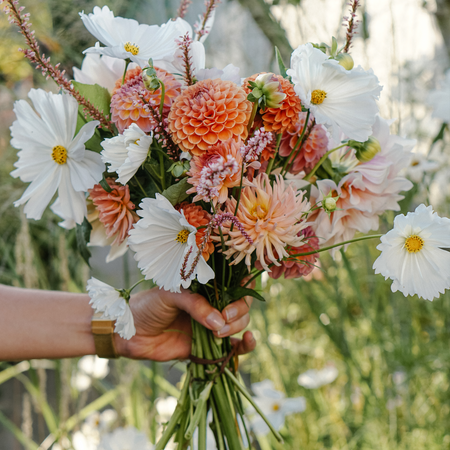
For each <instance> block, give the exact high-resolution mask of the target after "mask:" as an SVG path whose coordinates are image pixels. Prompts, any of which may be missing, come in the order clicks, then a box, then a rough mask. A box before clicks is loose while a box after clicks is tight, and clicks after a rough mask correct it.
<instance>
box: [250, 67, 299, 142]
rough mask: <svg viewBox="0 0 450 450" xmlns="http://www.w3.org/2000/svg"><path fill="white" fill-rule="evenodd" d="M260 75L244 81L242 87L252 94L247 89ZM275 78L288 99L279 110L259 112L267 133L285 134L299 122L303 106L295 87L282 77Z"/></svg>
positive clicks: (267, 109)
mask: <svg viewBox="0 0 450 450" xmlns="http://www.w3.org/2000/svg"><path fill="white" fill-rule="evenodd" d="M259 75H261V74H260V73H257V74H255V75H252V76H251V77H248V78H246V79H245V80H244V84H243V85H242V86H243V88H244V89H245V91H246V92H247V93H250V92H251V91H250V89H249V88H248V87H247V86H248V82H249V81H255V80H256V78H257V77H258V76H259ZM274 77H276V78H277V80H278V81H279V82H280V84H281V89H282V90H283V93H285V94H286V98H285V99H284V100H283V102H282V104H281V106H280V107H279V108H266V109H265V110H264V111H262V110H260V111H259V112H260V114H261V115H262V121H263V125H264V129H265V130H266V131H273V132H275V133H284V132H285V131H286V130H288V129H290V128H291V127H293V126H295V124H296V123H297V122H298V115H299V113H300V112H301V110H302V105H301V102H300V99H299V98H298V96H297V94H296V93H295V91H294V86H293V85H292V84H291V83H290V82H289V81H288V80H286V79H285V78H283V77H282V76H281V75H274Z"/></svg>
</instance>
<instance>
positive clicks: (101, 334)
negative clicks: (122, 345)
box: [91, 313, 119, 359]
mask: <svg viewBox="0 0 450 450" xmlns="http://www.w3.org/2000/svg"><path fill="white" fill-rule="evenodd" d="M100 317H101V313H97V314H94V316H93V317H92V321H91V330H92V334H93V335H94V343H95V353H96V355H97V356H98V357H100V358H109V359H116V358H118V357H119V355H118V353H117V351H116V347H115V345H114V326H115V323H116V321H115V320H109V319H100Z"/></svg>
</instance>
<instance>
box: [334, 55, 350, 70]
mask: <svg viewBox="0 0 450 450" xmlns="http://www.w3.org/2000/svg"><path fill="white" fill-rule="evenodd" d="M336 60H337V61H338V63H339V64H340V65H341V66H342V67H343V68H344V69H345V70H352V69H353V66H354V65H355V63H354V62H353V58H352V57H351V56H350V55H349V54H348V53H339V54H338V55H336Z"/></svg>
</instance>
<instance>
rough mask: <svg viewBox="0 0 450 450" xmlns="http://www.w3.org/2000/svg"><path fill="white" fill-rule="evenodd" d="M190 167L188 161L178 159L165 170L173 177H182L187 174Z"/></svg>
mask: <svg viewBox="0 0 450 450" xmlns="http://www.w3.org/2000/svg"><path fill="white" fill-rule="evenodd" d="M190 168H191V164H190V162H189V161H186V160H184V161H178V162H176V163H173V164H172V165H171V166H170V168H169V169H168V170H167V172H170V173H171V174H172V176H173V177H175V178H182V177H185V176H186V175H187V172H188V170H189V169H190Z"/></svg>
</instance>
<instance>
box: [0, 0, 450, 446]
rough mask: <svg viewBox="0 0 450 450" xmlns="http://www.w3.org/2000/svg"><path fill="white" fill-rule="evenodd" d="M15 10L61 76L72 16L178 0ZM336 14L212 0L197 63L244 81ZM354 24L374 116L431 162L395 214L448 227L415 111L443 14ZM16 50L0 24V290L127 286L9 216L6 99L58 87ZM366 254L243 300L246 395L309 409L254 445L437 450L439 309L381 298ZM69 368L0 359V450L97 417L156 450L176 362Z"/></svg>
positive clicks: (17, 39) (440, 148) (116, 267)
mask: <svg viewBox="0 0 450 450" xmlns="http://www.w3.org/2000/svg"><path fill="white" fill-rule="evenodd" d="M21 4H22V5H24V6H26V7H27V11H28V12H30V13H31V15H32V19H31V22H32V23H33V27H34V28H35V29H36V36H37V38H38V40H39V42H40V43H41V44H42V48H43V49H44V52H45V53H46V54H47V55H51V56H52V61H53V62H54V63H56V62H61V63H62V66H63V67H64V68H65V69H66V70H67V73H68V74H69V76H70V75H71V71H72V66H77V67H80V65H81V61H82V53H81V52H82V50H84V49H85V48H87V47H88V46H91V45H92V44H93V43H94V39H93V38H92V36H90V35H89V33H87V31H86V30H85V29H84V27H83V26H82V23H81V20H79V17H78V12H79V11H82V10H84V11H85V12H90V11H92V8H93V6H94V5H99V6H103V5H108V6H109V7H110V8H111V9H112V10H113V11H114V12H115V14H116V15H122V16H125V17H130V18H136V19H137V20H139V21H140V22H143V23H149V24H153V23H157V24H159V23H162V22H164V21H166V20H167V19H168V18H170V17H173V16H175V14H176V10H177V7H178V2H177V1H162V0H134V1H133V2H127V1H124V0H111V1H97V2H94V1H91V0H77V1H69V0H27V1H25V0H22V1H21ZM203 8H204V5H203V2H202V1H199V0H194V2H193V4H192V5H191V7H190V9H189V12H188V14H187V16H186V19H187V20H188V21H189V22H190V23H194V22H195V21H196V20H197V16H198V14H200V13H201V12H202V11H203ZM347 8H348V7H347V5H346V1H342V2H340V1H335V0H333V1H330V0H316V1H312V0H303V1H300V0H290V1H287V0H286V1H283V0H272V1H267V2H264V1H263V0H245V1H244V0H240V1H235V0H233V1H231V0H230V1H223V2H222V4H221V5H220V6H219V8H218V10H217V15H216V23H215V26H214V28H213V31H212V32H211V35H210V36H209V37H208V40H207V41H206V47H207V66H210V67H213V66H217V67H223V66H224V65H226V64H228V63H230V62H231V63H233V64H235V65H236V66H239V67H241V76H243V77H244V76H249V75H251V74H252V73H255V72H257V71H262V70H269V69H271V68H272V70H275V68H274V54H273V47H274V45H277V46H278V47H279V48H280V50H281V52H282V53H283V56H284V58H285V61H286V62H287V61H288V59H289V54H290V51H291V48H292V47H294V48H295V46H297V45H299V44H300V43H301V42H307V41H313V42H320V41H326V42H330V41H331V35H335V36H336V37H338V38H340V39H341V40H342V38H343V36H344V32H345V30H344V29H343V28H342V27H341V26H340V24H341V22H342V19H341V17H342V15H343V14H344V13H346V10H347ZM359 18H360V20H361V23H360V29H359V34H358V36H357V38H356V39H355V45H354V49H353V50H354V52H353V56H354V58H355V60H356V63H357V64H361V65H363V67H364V68H369V67H372V68H373V69H374V70H375V73H377V75H378V76H379V78H380V80H381V82H382V84H384V86H385V87H384V90H383V93H382V100H381V102H380V108H381V111H382V113H383V115H384V116H385V117H387V118H389V117H396V118H398V120H397V122H396V124H394V126H393V131H395V132H397V133H398V134H401V135H406V136H407V137H408V138H416V139H418V146H417V148H418V150H419V151H421V152H422V153H427V152H428V151H430V152H431V153H430V156H431V157H432V158H433V159H434V160H435V161H438V162H439V164H440V171H439V172H437V173H433V174H424V175H423V177H422V182H421V183H420V186H416V187H415V189H414V191H413V192H412V193H411V195H408V197H407V199H405V201H404V202H403V204H402V208H403V211H404V212H406V211H408V210H412V209H413V208H414V207H415V206H416V205H417V204H418V203H421V202H427V203H429V202H431V203H432V204H433V206H434V207H435V208H436V209H437V210H438V211H439V212H440V213H441V214H442V215H447V216H448V215H449V212H450V208H449V204H450V203H449V202H448V197H449V195H448V166H449V165H448V159H449V154H448V153H449V151H450V148H449V141H450V139H449V133H448V128H447V129H446V130H445V131H444V134H443V135H441V136H440V138H439V139H435V138H436V137H437V136H438V132H439V130H440V129H441V126H442V123H440V122H439V121H438V120H435V119H431V110H430V108H429V107H427V106H426V105H427V102H426V100H427V92H429V90H430V89H433V88H435V87H436V86H438V84H439V81H441V80H442V79H443V73H444V71H445V69H447V68H448V67H449V65H450V64H449V59H448V58H449V50H450V38H449V36H450V2H449V1H448V0H435V1H419V0H417V1H416V0H407V1H406V0H403V1H401V0H399V1H396V2H394V1H390V0H383V1H375V0H367V1H366V2H363V5H362V8H361V9H360V11H359ZM383 27H384V28H383ZM225 37H226V38H227V40H225ZM23 45H24V43H23V42H22V36H21V35H20V34H19V33H18V32H17V30H16V29H15V27H12V26H10V25H9V24H8V22H7V20H6V17H5V16H4V15H2V16H0V99H1V100H0V188H1V192H2V195H1V197H0V283H4V284H11V285H15V286H23V287H29V288H34V287H37V288H42V289H54V290H58V289H60V290H69V291H84V286H85V283H86V280H87V279H88V278H89V277H90V276H91V275H92V274H94V275H95V276H99V277H102V279H104V280H105V281H108V277H110V278H116V279H117V277H118V276H120V277H122V280H127V279H130V278H131V279H134V278H136V277H137V276H138V275H137V274H136V272H135V270H134V265H133V260H132V259H130V258H129V257H126V258H124V259H122V260H121V261H119V262H116V263H114V264H111V265H109V266H106V265H105V264H104V262H103V261H104V257H105V252H103V251H102V250H101V249H100V250H98V251H94V252H93V259H92V270H91V271H90V270H89V268H88V267H87V266H86V265H85V264H84V263H83V261H82V259H81V258H80V257H79V256H78V254H77V252H76V242H75V236H74V233H73V232H66V231H65V230H63V229H61V228H60V227H58V225H57V223H58V220H57V218H56V217H55V216H53V215H52V214H51V212H49V211H48V212H47V213H46V214H45V215H44V217H43V218H42V220H41V221H38V222H35V221H27V220H26V219H25V217H24V215H23V213H22V212H21V210H20V209H16V208H14V207H13V205H12V202H13V201H14V200H16V199H18V198H19V197H20V195H21V193H22V192H23V190H24V188H25V186H24V185H23V183H22V182H21V181H20V180H14V179H13V178H11V177H10V176H9V172H10V171H11V170H13V163H14V162H15V160H16V154H15V150H14V149H12V148H11V147H10V146H9V138H10V137H9V129H8V127H9V126H10V124H11V123H12V121H13V120H14V114H13V113H12V106H13V102H14V101H15V100H16V99H19V98H25V97H26V94H27V92H28V90H29V89H30V88H31V87H44V88H46V89H51V90H53V91H54V92H56V90H57V89H56V87H55V86H54V85H53V84H51V83H50V82H45V80H43V79H42V76H41V75H40V73H39V72H37V71H34V70H33V69H32V68H31V66H30V65H29V64H28V63H27V61H26V60H25V59H24V58H23V56H22V54H20V53H19V52H18V51H17V48H18V47H20V46H23ZM433 141H435V142H433ZM393 218H394V214H392V213H389V214H386V215H385V216H383V217H382V219H381V221H380V224H381V232H382V233H384V232H386V231H387V230H388V229H389V228H390V227H391V225H392V221H393ZM376 245H377V242H376V241H368V242H365V243H358V244H355V245H354V246H353V247H350V248H349V249H348V251H347V252H346V253H343V252H341V253H340V254H338V257H337V258H336V260H332V259H331V258H330V257H329V256H328V255H325V254H322V257H321V259H320V268H318V269H317V270H315V271H314V273H313V276H311V277H309V278H310V279H309V280H308V281H306V280H303V279H299V280H290V281H285V280H271V279H269V280H266V279H264V280H263V287H264V295H265V297H266V302H265V303H257V304H254V307H253V308H252V311H251V316H252V321H251V324H250V329H252V330H253V331H254V333H255V336H256V338H257V341H258V346H257V349H256V351H255V352H254V353H253V354H251V355H248V356H246V357H242V358H241V366H240V367H241V371H242V374H243V377H244V379H245V381H246V382H247V383H252V382H257V381H262V380H264V379H270V380H272V381H274V383H275V386H276V388H277V389H278V390H280V391H282V392H284V393H285V394H286V395H287V396H288V397H297V396H304V397H305V398H306V400H307V407H306V410H305V411H304V412H303V413H299V414H294V415H290V416H287V418H286V423H285V426H284V427H283V428H282V430H281V433H282V435H283V437H284V438H285V441H286V442H285V444H284V445H280V444H277V443H276V442H275V440H273V439H272V438H271V437H270V436H267V437H259V438H258V439H256V440H255V442H254V448H259V449H261V450H268V449H277V450H278V449H289V450H297V449H308V450H322V449H335V450H338V449H339V450H341V449H364V450H365V449H367V450H368V449H405V450H406V449H427V450H428V449H430V450H433V449H436V450H438V449H447V448H448V449H450V390H449V383H450V380H449V375H450V352H449V343H450V297H449V295H447V294H446V295H443V296H441V298H440V299H438V300H436V301H434V302H433V303H430V302H427V301H424V300H420V299H418V298H415V297H413V298H405V297H403V295H402V294H399V293H395V294H393V293H392V292H391V290H390V283H389V282H385V281H384V280H383V278H382V277H381V276H375V275H374V273H373V271H372V264H373V261H374V260H375V259H376V257H377V255H378V253H379V252H378V251H377V250H376V249H375V247H376ZM118 287H120V286H118ZM77 364H78V361H77V360H64V361H56V362H52V361H40V362H38V361H34V362H31V363H28V362H22V363H19V364H8V363H0V370H1V371H0V450H19V449H22V448H26V449H37V448H38V446H39V444H40V443H41V442H43V441H44V442H45V444H42V445H41V447H39V448H41V449H47V448H52V447H51V445H52V444H53V442H57V441H59V443H58V444H55V445H54V446H53V449H55V450H57V449H62V448H64V449H66V448H67V449H71V448H72V449H75V450H80V448H78V447H76V441H75V440H74V439H73V436H74V433H75V432H77V431H80V430H81V431H83V430H84V428H83V427H84V425H83V423H84V421H85V419H86V418H87V417H88V416H89V414H91V413H92V412H94V411H96V410H102V409H104V408H113V409H114V410H116V411H117V413H118V414H117V417H116V418H115V419H114V426H118V425H127V424H128V425H133V426H136V427H137V428H139V429H141V430H143V431H145V432H146V433H147V434H148V435H149V438H150V439H151V440H152V441H153V442H154V439H155V436H156V434H157V432H158V427H159V425H158V422H157V419H158V417H160V416H161V414H162V413H161V412H158V410H157V409H156V404H157V402H156V400H157V399H158V398H164V397H166V396H168V395H176V388H174V385H176V383H177V382H178V381H179V380H180V376H181V374H182V372H183V365H182V364H181V363H177V365H176V366H175V367H171V365H168V364H164V365H159V364H155V363H146V362H135V361H125V360H119V361H111V362H110V363H109V368H110V372H109V375H107V376H106V377H104V378H103V377H100V376H99V377H98V378H96V377H95V376H94V377H93V378H92V380H91V381H92V383H88V384H89V387H88V388H87V389H85V390H82V389H77V383H76V382H75V381H74V380H75V378H74V377H75V376H76V374H77V372H79V368H78V365H77ZM327 365H328V366H334V367H336V368H337V369H338V377H337V379H336V380H335V381H333V382H332V383H331V384H327V385H325V386H323V387H320V388H317V389H305V388H304V387H301V386H300V385H299V384H298V382H297V377H298V375H299V374H300V373H302V372H305V371H306V370H308V369H322V368H324V367H327ZM167 380H169V381H170V382H168V381H167ZM68 418H70V420H69V421H68V422H66V421H67V419H68ZM85 434H86V433H85ZM49 436H50V437H49ZM58 445H59V447H58ZM85 448H86V449H88V450H90V447H89V448H88V447H85Z"/></svg>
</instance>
